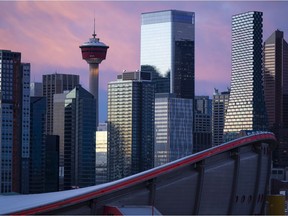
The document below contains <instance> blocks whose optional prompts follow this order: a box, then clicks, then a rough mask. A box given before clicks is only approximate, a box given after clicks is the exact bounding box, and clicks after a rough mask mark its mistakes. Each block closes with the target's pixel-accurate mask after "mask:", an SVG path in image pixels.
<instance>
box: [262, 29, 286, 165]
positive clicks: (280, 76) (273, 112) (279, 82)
mask: <svg viewBox="0 0 288 216" xmlns="http://www.w3.org/2000/svg"><path fill="white" fill-rule="evenodd" d="M264 67H265V70H264V93H265V102H266V109H267V115H268V122H269V129H270V130H271V131H273V132H274V133H275V135H276V137H277V139H278V141H279V145H278V146H277V148H276V149H275V151H274V155H273V161H274V165H275V166H280V167H287V166H288V44H287V42H286V41H285V39H284V33H283V32H282V31H279V30H276V31H275V32H273V33H272V34H271V35H270V37H269V38H268V39H267V40H266V41H265V42H264Z"/></svg>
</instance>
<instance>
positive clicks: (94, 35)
mask: <svg viewBox="0 0 288 216" xmlns="http://www.w3.org/2000/svg"><path fill="white" fill-rule="evenodd" d="M92 36H93V37H94V38H95V37H96V34H95V10H94V32H93V34H92Z"/></svg>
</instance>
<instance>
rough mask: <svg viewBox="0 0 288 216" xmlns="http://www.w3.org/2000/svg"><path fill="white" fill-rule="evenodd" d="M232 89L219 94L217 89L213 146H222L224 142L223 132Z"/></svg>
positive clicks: (214, 98)
mask: <svg viewBox="0 0 288 216" xmlns="http://www.w3.org/2000/svg"><path fill="white" fill-rule="evenodd" d="M229 96H230V89H228V91H224V92H221V93H219V91H218V89H215V92H214V94H213V101H212V144H213V146H215V145H220V144H222V143H223V142H224V139H223V130H224V123H225V116H226V113H227V109H228V104H229Z"/></svg>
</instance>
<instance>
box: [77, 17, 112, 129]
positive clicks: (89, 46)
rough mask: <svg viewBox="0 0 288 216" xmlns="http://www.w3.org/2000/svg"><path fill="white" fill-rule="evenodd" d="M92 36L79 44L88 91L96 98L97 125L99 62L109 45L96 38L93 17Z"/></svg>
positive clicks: (103, 57)
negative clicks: (87, 79) (87, 70)
mask: <svg viewBox="0 0 288 216" xmlns="http://www.w3.org/2000/svg"><path fill="white" fill-rule="evenodd" d="M92 36H93V38H90V39H89V41H87V42H84V43H83V44H82V45H81V46H80V49H81V52H82V59H84V60H85V61H86V62H87V63H88V64H89V92H90V93H91V94H93V95H94V98H95V99H96V109H97V110H96V123H97V125H98V121H99V118H98V113H99V112H98V110H99V105H98V101H99V100H98V97H99V96H98V88H99V87H98V86H99V64H100V63H101V62H102V61H103V60H104V59H106V54H107V49H108V48H109V46H107V45H106V44H104V43H102V42H100V40H99V38H96V34H95V19H94V32H93V34H92Z"/></svg>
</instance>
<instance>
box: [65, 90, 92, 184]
mask: <svg viewBox="0 0 288 216" xmlns="http://www.w3.org/2000/svg"><path fill="white" fill-rule="evenodd" d="M95 106H96V100H95V99H94V96H93V95H92V94H91V93H89V92H88V91H86V90H85V89H84V88H82V87H81V85H77V86H76V87H75V88H74V89H73V90H71V91H70V92H69V93H68V94H67V95H66V100H65V123H64V125H65V127H64V128H65V129H64V189H72V188H80V187H87V186H92V185H95V131H96V121H95V119H96V109H95Z"/></svg>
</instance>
